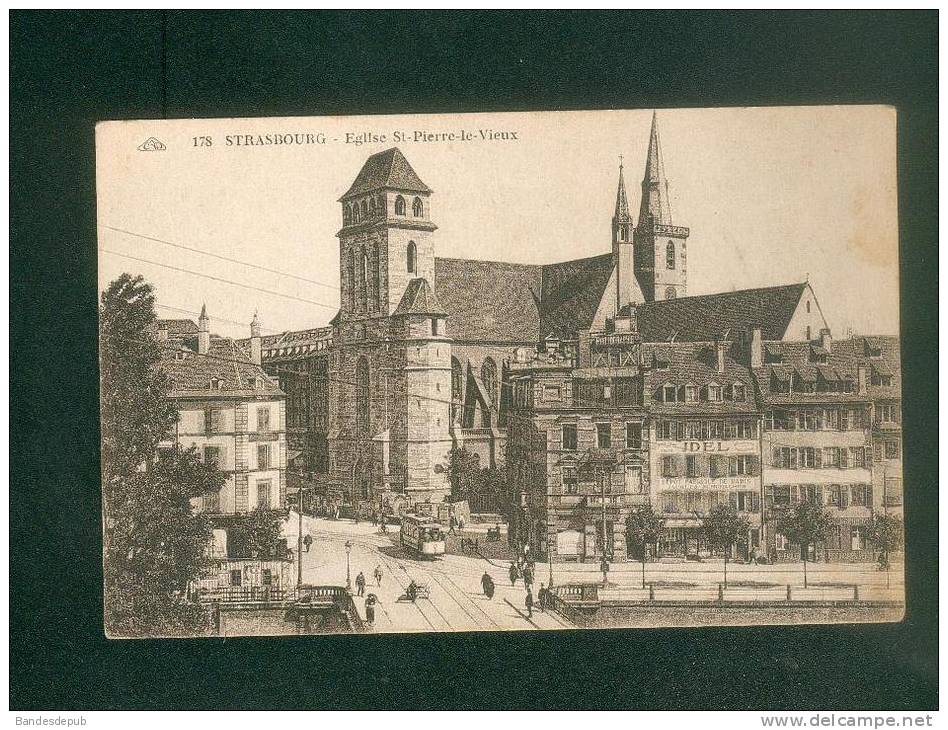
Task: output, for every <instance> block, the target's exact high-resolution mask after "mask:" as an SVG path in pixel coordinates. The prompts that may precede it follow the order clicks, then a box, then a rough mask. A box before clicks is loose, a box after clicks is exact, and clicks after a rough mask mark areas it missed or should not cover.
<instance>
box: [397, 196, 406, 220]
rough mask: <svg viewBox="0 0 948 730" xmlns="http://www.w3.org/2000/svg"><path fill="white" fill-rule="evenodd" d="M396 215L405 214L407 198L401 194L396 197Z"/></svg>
mask: <svg viewBox="0 0 948 730" xmlns="http://www.w3.org/2000/svg"><path fill="white" fill-rule="evenodd" d="M395 215H405V199H404V198H403V197H402V196H401V195H399V196H398V197H397V198H395Z"/></svg>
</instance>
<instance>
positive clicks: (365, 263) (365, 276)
mask: <svg viewBox="0 0 948 730" xmlns="http://www.w3.org/2000/svg"><path fill="white" fill-rule="evenodd" d="M362 303H363V305H364V306H365V307H366V308H368V306H369V255H368V254H367V253H366V252H365V251H363V252H362Z"/></svg>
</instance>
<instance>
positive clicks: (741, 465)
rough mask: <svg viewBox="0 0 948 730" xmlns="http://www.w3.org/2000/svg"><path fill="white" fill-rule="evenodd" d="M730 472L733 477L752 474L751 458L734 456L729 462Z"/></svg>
mask: <svg viewBox="0 0 948 730" xmlns="http://www.w3.org/2000/svg"><path fill="white" fill-rule="evenodd" d="M728 473H729V474H730V475H731V476H732V477H738V476H746V475H747V474H750V459H749V458H748V457H747V456H732V457H730V460H729V462H728Z"/></svg>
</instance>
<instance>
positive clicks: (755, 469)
mask: <svg viewBox="0 0 948 730" xmlns="http://www.w3.org/2000/svg"><path fill="white" fill-rule="evenodd" d="M747 468H748V473H749V474H750V475H751V476H752V477H756V476H760V459H758V458H757V457H756V456H748V457H747Z"/></svg>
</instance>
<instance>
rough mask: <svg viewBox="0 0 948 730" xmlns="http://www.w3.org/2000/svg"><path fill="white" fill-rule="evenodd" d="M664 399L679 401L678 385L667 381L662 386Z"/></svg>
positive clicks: (669, 401)
mask: <svg viewBox="0 0 948 730" xmlns="http://www.w3.org/2000/svg"><path fill="white" fill-rule="evenodd" d="M662 400H663V401H665V403H677V402H678V386H677V385H674V384H672V383H665V385H664V386H662Z"/></svg>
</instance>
